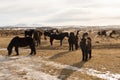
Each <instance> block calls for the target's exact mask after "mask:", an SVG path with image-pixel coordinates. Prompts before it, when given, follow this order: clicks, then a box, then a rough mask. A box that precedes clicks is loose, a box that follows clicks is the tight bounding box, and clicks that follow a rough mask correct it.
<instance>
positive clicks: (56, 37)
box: [50, 32, 68, 46]
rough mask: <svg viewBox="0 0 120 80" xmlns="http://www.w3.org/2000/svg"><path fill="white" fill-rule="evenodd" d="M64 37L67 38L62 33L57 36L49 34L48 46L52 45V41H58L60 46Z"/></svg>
mask: <svg viewBox="0 0 120 80" xmlns="http://www.w3.org/2000/svg"><path fill="white" fill-rule="evenodd" d="M64 37H68V33H67V32H64V33H58V34H51V35H50V44H51V45H53V40H54V39H55V40H60V46H62V41H63V39H64Z"/></svg>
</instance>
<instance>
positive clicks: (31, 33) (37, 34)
mask: <svg viewBox="0 0 120 80" xmlns="http://www.w3.org/2000/svg"><path fill="white" fill-rule="evenodd" d="M41 36H42V32H40V31H37V30H32V29H31V30H26V31H25V37H32V38H33V39H34V41H35V42H36V44H37V46H38V45H40V44H41Z"/></svg>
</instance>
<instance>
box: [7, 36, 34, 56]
mask: <svg viewBox="0 0 120 80" xmlns="http://www.w3.org/2000/svg"><path fill="white" fill-rule="evenodd" d="M26 46H29V47H30V49H31V53H30V55H33V54H34V55H35V54H36V49H35V44H34V41H33V39H32V38H31V37H24V38H20V37H18V36H16V37H14V38H13V39H12V40H11V41H10V43H9V45H8V47H7V50H8V56H10V55H11V53H12V48H13V47H15V51H16V55H19V50H18V48H19V47H26Z"/></svg>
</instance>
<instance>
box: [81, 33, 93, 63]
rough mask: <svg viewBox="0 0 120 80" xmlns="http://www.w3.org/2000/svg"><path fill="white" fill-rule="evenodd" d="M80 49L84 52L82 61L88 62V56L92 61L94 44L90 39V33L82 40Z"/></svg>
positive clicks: (85, 34) (84, 35)
mask: <svg viewBox="0 0 120 80" xmlns="http://www.w3.org/2000/svg"><path fill="white" fill-rule="evenodd" d="M80 47H81V51H82V61H87V60H88V55H89V59H91V54H92V43H91V38H90V37H88V33H84V34H83V36H82V39H81V41H80Z"/></svg>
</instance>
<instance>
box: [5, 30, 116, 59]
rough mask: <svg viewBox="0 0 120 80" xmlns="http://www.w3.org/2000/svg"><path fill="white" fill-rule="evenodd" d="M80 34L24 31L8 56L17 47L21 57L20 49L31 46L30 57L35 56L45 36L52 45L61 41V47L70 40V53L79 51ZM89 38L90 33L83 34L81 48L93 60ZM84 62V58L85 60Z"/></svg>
mask: <svg viewBox="0 0 120 80" xmlns="http://www.w3.org/2000/svg"><path fill="white" fill-rule="evenodd" d="M79 32H80V30H77V32H76V33H74V32H70V33H68V32H59V31H58V30H57V29H53V30H45V31H44V33H42V32H41V31H39V30H32V29H31V30H25V31H24V37H22V38H21V37H18V36H16V37H14V38H13V39H12V40H11V41H10V43H9V45H8V47H7V50H8V55H9V56H10V55H11V53H12V48H13V47H15V51H16V55H19V49H18V48H19V47H25V46H29V47H30V49H31V53H30V55H35V54H36V48H35V46H36V45H37V46H39V45H40V44H41V36H42V35H43V34H44V39H45V40H46V39H47V38H46V37H49V39H50V40H49V41H50V44H51V45H53V41H54V40H59V41H60V46H62V41H63V39H64V38H65V37H67V38H68V44H69V51H73V50H74V49H75V50H77V49H78V48H79V40H78V39H79ZM106 33H107V32H106V31H105V30H103V31H100V32H98V33H97V34H98V35H99V36H103V35H104V36H107V34H106ZM117 33H118V32H116V31H112V32H111V33H110V37H111V38H112V35H113V34H117ZM86 35H87V36H88V35H89V34H88V33H83V35H82V38H81V41H80V47H81V49H82V52H83V55H85V54H84V53H90V58H91V45H92V43H91V38H90V37H87V38H86V37H85V36H86ZM87 43H88V44H87ZM86 57H88V56H86ZM83 60H84V58H83Z"/></svg>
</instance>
